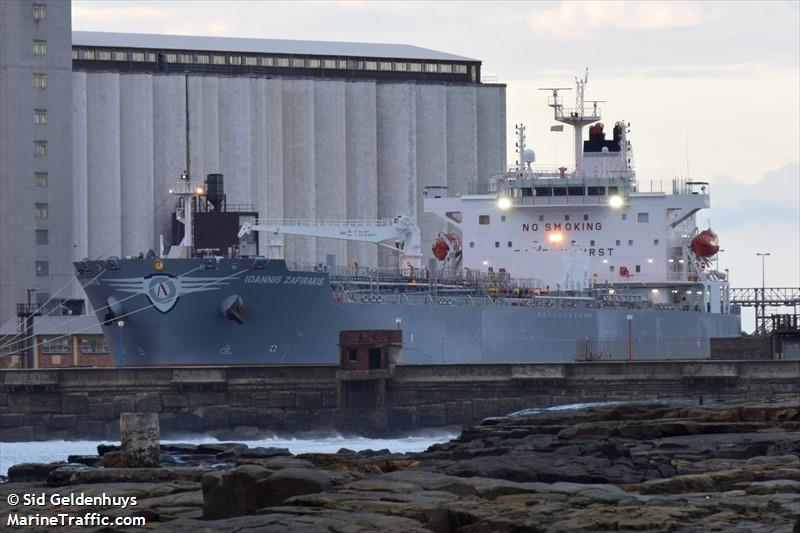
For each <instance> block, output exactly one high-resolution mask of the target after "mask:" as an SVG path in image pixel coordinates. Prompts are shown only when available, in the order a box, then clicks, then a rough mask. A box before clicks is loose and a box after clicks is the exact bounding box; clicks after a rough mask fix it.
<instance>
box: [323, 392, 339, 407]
mask: <svg viewBox="0 0 800 533" xmlns="http://www.w3.org/2000/svg"><path fill="white" fill-rule="evenodd" d="M322 407H323V408H326V407H333V408H336V407H339V396H338V395H337V394H336V391H322Z"/></svg>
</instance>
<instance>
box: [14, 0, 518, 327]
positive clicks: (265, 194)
mask: <svg viewBox="0 0 800 533" xmlns="http://www.w3.org/2000/svg"><path fill="white" fill-rule="evenodd" d="M480 69H481V62H480V61H479V60H476V59H470V58H466V57H460V56H457V55H453V54H449V53H443V52H437V51H434V50H428V49H424V48H419V47H415V46H409V45H392V44H366V43H337V42H316V41H287V40H273V39H242V38H218V37H184V36H169V35H142V34H114V33H96V32H78V31H75V32H73V31H72V30H71V23H70V4H69V2H56V1H52V0H50V1H45V0H34V1H29V0H25V1H19V2H0V321H7V320H10V319H14V320H16V315H15V305H16V304H17V303H19V302H23V301H25V298H26V290H27V289H30V288H36V289H38V291H39V292H38V295H37V297H36V298H37V300H36V301H37V302H38V303H42V302H44V301H46V300H49V299H51V298H52V302H51V305H50V307H51V308H53V307H54V303H55V304H64V305H67V307H68V308H70V309H72V310H73V311H74V310H76V309H78V307H79V306H78V307H76V306H72V307H70V306H71V305H72V303H74V302H72V301H71V300H73V299H81V298H82V297H83V295H82V291H81V289H80V287H79V286H78V285H77V284H76V283H74V282H73V283H72V284H70V285H69V286H68V287H67V288H65V289H63V290H61V289H62V287H63V286H64V285H65V284H66V283H67V282H68V281H69V279H70V278H71V277H72V268H71V264H70V262H71V261H72V260H79V259H82V258H84V257H91V258H96V257H100V256H128V255H136V254H139V253H140V252H143V251H147V250H149V249H156V250H157V244H156V243H157V242H158V241H159V238H160V237H161V236H162V235H163V236H164V238H165V240H167V241H169V238H170V235H171V215H172V211H173V208H174V198H172V197H170V195H169V194H168V189H169V188H170V187H171V186H172V185H173V184H174V182H176V181H177V180H178V178H179V176H180V174H181V173H182V172H184V171H188V173H189V175H190V178H191V180H192V181H193V182H195V181H196V182H198V183H200V182H202V181H203V179H204V178H205V176H206V175H207V174H210V173H222V174H223V175H224V178H225V182H224V183H225V193H226V195H227V202H228V205H229V206H230V205H237V206H248V208H251V209H252V210H254V211H257V212H258V213H259V216H260V217H261V218H268V219H345V218H348V219H374V218H385V217H392V216H395V215H401V214H409V215H412V216H415V217H416V218H417V220H418V223H419V224H420V226H421V228H422V233H423V248H424V249H425V250H426V252H427V253H428V254H430V245H431V243H432V241H433V239H434V238H435V237H436V234H437V232H438V231H439V230H440V229H441V224H440V223H439V222H437V221H436V219H435V218H434V217H433V216H423V215H422V213H421V207H422V191H423V187H425V186H427V185H446V186H447V187H448V188H449V190H450V192H451V193H466V192H468V190H469V188H470V187H471V186H472V185H474V184H475V183H481V182H486V181H487V180H488V178H489V176H490V175H491V174H493V173H497V172H499V171H501V170H503V169H504V166H505V154H506V141H505V135H506V132H505V130H506V122H505V86H504V85H501V84H484V83H481V78H480V75H481V73H480ZM262 238H263V237H262ZM167 244H169V242H167ZM261 249H262V250H265V249H266V243H265V242H262V243H261ZM285 254H286V259H287V260H288V261H291V262H302V263H325V262H330V261H331V258H332V257H333V258H334V260H335V262H336V263H337V264H342V265H343V264H353V263H355V262H358V263H359V264H361V265H364V266H373V265H377V264H380V263H385V262H388V261H390V260H391V258H390V257H388V256H384V255H383V254H379V253H378V250H377V248H376V247H374V246H373V245H369V244H363V243H347V242H344V241H330V240H315V239H312V238H301V237H287V238H286V246H285ZM59 290H61V291H60V292H58V291H59ZM56 307H58V306H57V305H56ZM62 308H63V305H62Z"/></svg>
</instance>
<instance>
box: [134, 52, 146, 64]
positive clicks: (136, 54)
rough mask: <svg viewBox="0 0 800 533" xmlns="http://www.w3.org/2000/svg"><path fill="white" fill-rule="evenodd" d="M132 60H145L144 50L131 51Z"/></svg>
mask: <svg viewBox="0 0 800 533" xmlns="http://www.w3.org/2000/svg"><path fill="white" fill-rule="evenodd" d="M131 61H138V62H142V61H144V52H131Z"/></svg>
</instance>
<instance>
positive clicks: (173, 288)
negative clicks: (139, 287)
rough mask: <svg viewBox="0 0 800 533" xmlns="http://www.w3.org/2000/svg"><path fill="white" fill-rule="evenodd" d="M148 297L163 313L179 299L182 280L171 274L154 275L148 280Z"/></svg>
mask: <svg viewBox="0 0 800 533" xmlns="http://www.w3.org/2000/svg"><path fill="white" fill-rule="evenodd" d="M146 282H147V293H146V294H147V298H148V299H149V300H150V303H151V304H153V307H155V308H156V309H158V310H159V311H161V312H162V313H166V312H168V311H169V310H170V309H172V308H173V306H174V305H175V302H177V301H178V293H179V292H180V280H179V279H176V278H171V277H169V276H153V277H152V278H150V279H148V280H146Z"/></svg>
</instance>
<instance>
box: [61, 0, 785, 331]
mask: <svg viewBox="0 0 800 533" xmlns="http://www.w3.org/2000/svg"><path fill="white" fill-rule="evenodd" d="M72 19H73V20H72V24H73V29H75V30H90V31H118V32H134V33H168V34H182V35H217V36H227V37H256V38H258V37H260V38H277V39H307V40H321V41H357V42H376V43H402V44H412V45H416V46H421V47H425V48H432V49H435V50H440V51H444V52H449V53H453V54H458V55H462V56H467V57H471V58H475V59H479V60H481V61H482V62H483V74H484V76H493V77H495V78H496V80H497V82H498V83H504V84H506V85H507V90H506V94H507V103H506V110H507V123H508V132H507V139H508V146H509V148H510V153H509V162H510V163H511V162H513V161H514V159H515V154H514V153H513V146H514V124H516V123H520V122H522V123H525V124H526V126H527V135H528V145H529V146H531V147H532V148H534V150H535V151H536V153H537V161H538V162H541V163H545V164H548V163H550V164H552V163H558V164H563V163H566V164H567V166H570V165H571V163H572V161H571V157H570V153H571V150H570V146H571V144H572V139H571V134H570V133H568V132H565V133H561V134H559V133H551V132H550V131H549V127H550V125H551V124H553V120H552V110H551V109H550V108H548V107H547V93H545V92H540V91H538V90H537V89H538V88H540V87H553V86H559V87H571V86H574V79H575V76H576V75H580V74H581V73H583V72H584V70H585V69H586V68H587V67H588V69H589V84H588V86H587V89H586V99H587V100H604V101H606V103H603V104H601V109H602V113H603V117H604V121H605V122H606V123H607V124H610V123H613V122H615V121H618V120H625V121H627V122H630V123H631V134H630V136H629V139H630V140H631V143H632V145H633V150H634V156H635V164H636V170H637V175H638V177H639V179H640V180H642V181H645V182H647V181H650V180H653V181H657V180H667V181H669V180H671V179H672V178H674V177H685V176H687V175H689V176H691V177H693V178H695V179H701V180H704V181H709V182H710V183H711V193H712V195H711V202H712V208H711V209H710V210H708V211H704V212H702V213H700V214H699V216H698V225H702V226H706V225H708V224H709V223H710V225H711V227H712V228H713V229H714V231H715V232H717V233H718V234H719V237H720V244H721V247H722V249H723V250H724V252H722V253H721V254H720V261H719V265H720V268H723V269H724V268H728V269H730V272H731V283H732V286H734V287H753V286H760V285H761V281H762V280H761V260H760V258H758V257H757V256H756V252H769V253H770V256H769V257H767V258H766V265H765V266H766V285H767V286H773V287H787V286H794V287H797V286H800V0H795V1H781V2H778V1H775V2H771V1H760V2H744V1H735V2H721V1H720V2H690V1H681V2H677V1H676V2H661V1H650V2H633V1H605V2H579V1H568V2H545V1H542V2H519V1H515V2H477V1H475V2H453V1H451V2H444V1H442V2H388V1H381V2H367V1H363V2H362V1H339V2H336V1H327V2H302V1H295V2H278V1H270V2H259V1H246V2H234V1H227V2H214V1H204V2H188V1H187V2H178V1H173V2H163V1H137V2H126V1H118V0H117V1H99V0H95V1H81V0H74V1H73V3H72ZM570 98H572V96H571V93H569V92H568V93H565V104H570V103H571V102H570V100H569V99H570ZM744 323H745V326H746V328H747V327H751V326H750V324H751V323H752V319H751V318H748V319H746V320H745V321H744Z"/></svg>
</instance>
